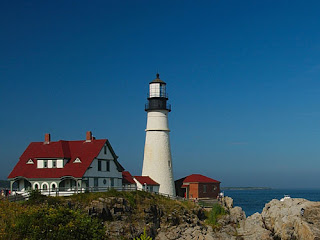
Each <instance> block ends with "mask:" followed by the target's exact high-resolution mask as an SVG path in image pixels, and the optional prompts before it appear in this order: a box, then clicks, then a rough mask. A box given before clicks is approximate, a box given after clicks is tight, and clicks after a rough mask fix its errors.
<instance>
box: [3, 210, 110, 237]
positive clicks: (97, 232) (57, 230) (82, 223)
mask: <svg viewBox="0 0 320 240" xmlns="http://www.w3.org/2000/svg"><path fill="white" fill-rule="evenodd" d="M12 220H14V221H13V222H14V223H12V224H10V225H6V227H5V229H4V230H5V235H4V236H3V237H4V238H3V239H19V240H20V239H30V240H31V239H34V240H38V239H39V240H40V239H70V240H77V239H97V240H98V239H105V228H104V225H103V224H102V223H101V222H99V220H98V219H91V218H90V217H89V216H88V215H87V214H84V213H81V212H80V211H75V210H71V209H69V208H66V207H56V208H52V207H43V206H39V207H36V206H32V207H26V208H25V209H24V210H23V211H20V212H19V213H16V216H14V219H11V221H12ZM0 225H1V224H0Z"/></svg>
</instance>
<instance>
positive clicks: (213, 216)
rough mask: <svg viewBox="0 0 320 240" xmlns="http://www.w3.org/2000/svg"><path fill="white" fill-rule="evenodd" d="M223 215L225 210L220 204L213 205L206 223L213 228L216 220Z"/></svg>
mask: <svg viewBox="0 0 320 240" xmlns="http://www.w3.org/2000/svg"><path fill="white" fill-rule="evenodd" d="M225 214H226V210H225V209H224V208H223V207H222V206H221V205H220V204H218V203H215V204H213V206H212V209H211V211H210V212H209V216H208V219H207V223H208V224H212V225H214V226H215V225H216V224H217V220H218V218H219V217H220V216H222V215H225Z"/></svg>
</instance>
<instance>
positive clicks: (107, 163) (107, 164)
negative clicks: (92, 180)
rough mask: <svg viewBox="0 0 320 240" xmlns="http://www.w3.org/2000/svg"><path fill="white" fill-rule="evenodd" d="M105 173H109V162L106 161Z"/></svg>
mask: <svg viewBox="0 0 320 240" xmlns="http://www.w3.org/2000/svg"><path fill="white" fill-rule="evenodd" d="M106 169H107V172H110V161H106Z"/></svg>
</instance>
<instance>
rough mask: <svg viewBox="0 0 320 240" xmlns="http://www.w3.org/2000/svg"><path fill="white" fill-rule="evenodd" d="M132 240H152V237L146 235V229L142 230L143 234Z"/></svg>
mask: <svg viewBox="0 0 320 240" xmlns="http://www.w3.org/2000/svg"><path fill="white" fill-rule="evenodd" d="M133 240H152V237H150V236H148V235H147V233H146V228H144V231H143V234H141V235H140V237H135V238H134V239H133Z"/></svg>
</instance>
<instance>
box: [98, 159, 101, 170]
mask: <svg viewBox="0 0 320 240" xmlns="http://www.w3.org/2000/svg"><path fill="white" fill-rule="evenodd" d="M98 171H101V161H100V160H98Z"/></svg>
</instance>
